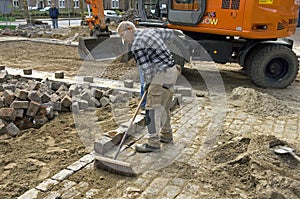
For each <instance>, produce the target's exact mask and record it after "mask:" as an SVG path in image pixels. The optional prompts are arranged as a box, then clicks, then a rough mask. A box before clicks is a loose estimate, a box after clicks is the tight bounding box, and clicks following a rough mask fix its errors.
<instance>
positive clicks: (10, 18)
mask: <svg viewBox="0 0 300 199" xmlns="http://www.w3.org/2000/svg"><path fill="white" fill-rule="evenodd" d="M0 21H16V18H14V17H0Z"/></svg>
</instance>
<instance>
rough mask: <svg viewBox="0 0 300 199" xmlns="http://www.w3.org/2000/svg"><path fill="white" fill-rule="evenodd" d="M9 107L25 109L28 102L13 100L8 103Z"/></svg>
mask: <svg viewBox="0 0 300 199" xmlns="http://www.w3.org/2000/svg"><path fill="white" fill-rule="evenodd" d="M10 107H11V108H14V109H27V108H28V107H29V102H28V101H17V100H15V101H13V102H12V103H11V104H10Z"/></svg>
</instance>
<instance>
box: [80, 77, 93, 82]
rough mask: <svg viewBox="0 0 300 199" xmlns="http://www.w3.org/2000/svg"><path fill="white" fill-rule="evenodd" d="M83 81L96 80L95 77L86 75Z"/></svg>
mask: <svg viewBox="0 0 300 199" xmlns="http://www.w3.org/2000/svg"><path fill="white" fill-rule="evenodd" d="M83 81H84V82H89V83H93V82H94V78H93V77H91V76H85V77H83Z"/></svg>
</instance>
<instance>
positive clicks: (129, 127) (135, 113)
mask: <svg viewBox="0 0 300 199" xmlns="http://www.w3.org/2000/svg"><path fill="white" fill-rule="evenodd" d="M146 94H147V92H146V91H145V92H144V94H143V96H142V99H141V100H140V102H139V105H138V107H137V108H136V110H135V112H134V115H133V117H132V119H131V121H130V124H129V126H128V129H127V131H126V132H125V133H124V135H123V137H122V140H121V142H120V144H119V147H118V150H117V153H116V155H115V157H114V159H115V160H116V159H117V157H118V155H119V153H120V151H121V147H122V146H123V143H124V141H125V138H126V136H127V134H128V131H129V130H130V129H131V127H132V124H133V122H134V120H135V118H136V116H137V114H138V111H139V110H140V108H141V105H142V102H143V101H144V99H145V97H146Z"/></svg>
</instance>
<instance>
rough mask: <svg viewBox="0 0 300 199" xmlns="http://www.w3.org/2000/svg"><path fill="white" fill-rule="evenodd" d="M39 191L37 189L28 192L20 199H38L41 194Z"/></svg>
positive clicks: (19, 198)
mask: <svg viewBox="0 0 300 199" xmlns="http://www.w3.org/2000/svg"><path fill="white" fill-rule="evenodd" d="M39 192H40V191H39V190H37V189H34V188H33V189H30V190H28V191H26V192H25V193H24V194H23V195H21V196H20V197H18V199H29V198H30V199H36V198H37V197H38V194H39Z"/></svg>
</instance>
